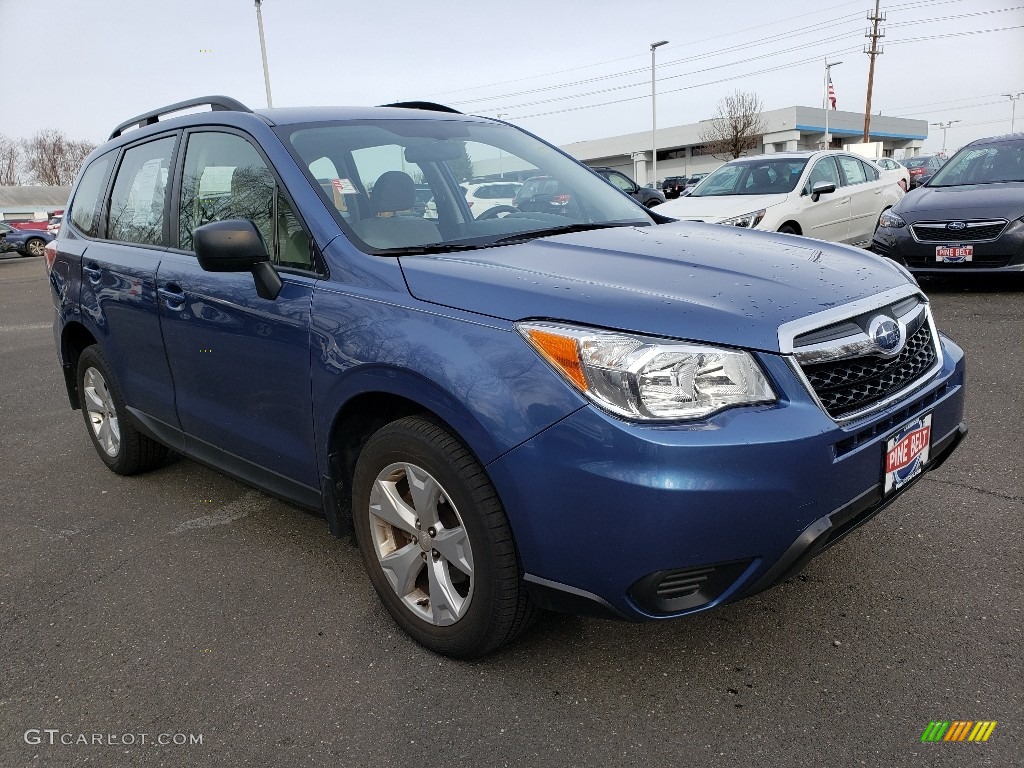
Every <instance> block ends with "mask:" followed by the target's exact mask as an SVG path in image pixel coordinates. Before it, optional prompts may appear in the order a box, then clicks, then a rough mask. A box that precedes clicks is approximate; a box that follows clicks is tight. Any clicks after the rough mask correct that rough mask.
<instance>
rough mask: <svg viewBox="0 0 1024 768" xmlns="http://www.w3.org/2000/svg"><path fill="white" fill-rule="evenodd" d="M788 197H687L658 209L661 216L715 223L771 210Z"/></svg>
mask: <svg viewBox="0 0 1024 768" xmlns="http://www.w3.org/2000/svg"><path fill="white" fill-rule="evenodd" d="M788 197H789V195H786V194H782V195H720V196H719V195H709V196H708V197H693V196H691V195H687V196H685V197H680V198H677V199H675V200H669V201H668V202H667V203H663V204H662V205H661V206H660V207H659V208H658V213H660V214H661V215H662V216H671V217H672V218H674V219H687V220H689V221H693V220H695V219H696V220H700V221H707V222H711V223H714V222H717V221H721V220H722V219H731V218H732V217H733V216H742V215H743V214H745V213H751V212H753V211H757V210H760V209H761V208H771V207H772V206H773V205H778V204H779V203H783V202H785V201H786V198H788Z"/></svg>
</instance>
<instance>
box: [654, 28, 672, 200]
mask: <svg viewBox="0 0 1024 768" xmlns="http://www.w3.org/2000/svg"><path fill="white" fill-rule="evenodd" d="M663 45H668V40H660V41H658V42H657V43H651V181H653V182H655V183H657V181H658V138H657V131H658V107H657V104H656V101H655V94H654V50H655V49H656V48H660V47H661V46H663Z"/></svg>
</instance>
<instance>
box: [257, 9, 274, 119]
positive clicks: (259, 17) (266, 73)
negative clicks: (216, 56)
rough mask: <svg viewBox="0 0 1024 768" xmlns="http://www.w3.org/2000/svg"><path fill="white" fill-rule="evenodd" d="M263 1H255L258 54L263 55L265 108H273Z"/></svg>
mask: <svg viewBox="0 0 1024 768" xmlns="http://www.w3.org/2000/svg"><path fill="white" fill-rule="evenodd" d="M262 4H263V0H256V24H257V25H259V28H260V53H262V54H263V84H264V85H266V86H267V108H268V109H269V108H271V107H273V106H274V100H273V99H272V98H270V69H269V68H268V67H267V41H266V40H265V39H264V38H263V11H262V10H261V9H260V6H261V5H262Z"/></svg>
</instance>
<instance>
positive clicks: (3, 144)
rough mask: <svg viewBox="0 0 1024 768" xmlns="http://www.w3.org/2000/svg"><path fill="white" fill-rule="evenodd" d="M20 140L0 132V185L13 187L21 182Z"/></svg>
mask: <svg viewBox="0 0 1024 768" xmlns="http://www.w3.org/2000/svg"><path fill="white" fill-rule="evenodd" d="M21 166H22V151H21V142H19V141H15V140H14V139H11V138H8V137H7V136H4V135H3V134H2V133H0V187H14V186H17V185H18V184H20V183H21Z"/></svg>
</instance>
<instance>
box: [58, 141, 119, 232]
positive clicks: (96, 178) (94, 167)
mask: <svg viewBox="0 0 1024 768" xmlns="http://www.w3.org/2000/svg"><path fill="white" fill-rule="evenodd" d="M112 160H113V153H112V152H108V153H107V154H105V155H103V157H98V158H96V159H95V160H93V161H92V163H91V164H90V165H89V167H88V168H87V169H86V171H85V173H84V174H83V175H82V180H81V181H80V182H79V183H78V189H77V190H76V192H75V199H74V201H73V202H72V203H71V214H70V216H71V221H72V222H73V223H74V225H75V228H76V229H78V231H79V232H81V233H82V234H83V235H88V236H89V237H96V236H97V235H98V233H99V227H100V200H102V199H103V190H104V189H105V188H106V184H107V174H108V173H109V172H110V163H111V161H112ZM55 218H56V217H55Z"/></svg>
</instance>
